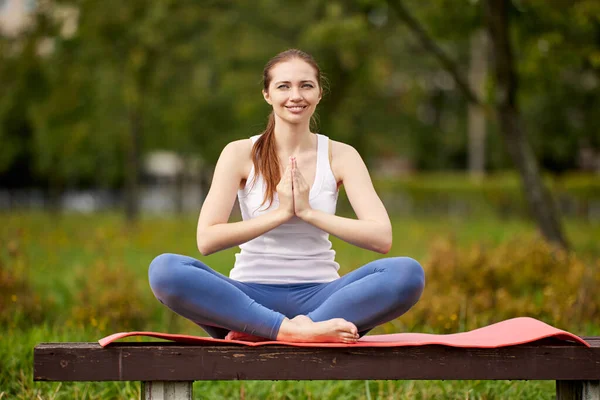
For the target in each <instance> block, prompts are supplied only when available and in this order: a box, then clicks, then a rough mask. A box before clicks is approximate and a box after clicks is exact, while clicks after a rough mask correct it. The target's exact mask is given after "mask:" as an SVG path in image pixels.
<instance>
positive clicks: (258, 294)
mask: <svg viewBox="0 0 600 400" xmlns="http://www.w3.org/2000/svg"><path fill="white" fill-rule="evenodd" d="M149 280H150V286H151V288H152V291H153V292H154V294H155V296H156V298H157V299H158V300H159V301H161V302H162V303H163V304H165V305H166V306H167V307H169V308H170V309H172V310H173V311H175V312H176V313H178V314H180V315H182V316H184V317H186V318H188V319H190V320H192V321H194V322H195V323H197V324H198V325H200V326H201V327H202V328H203V329H204V330H206V331H207V332H208V333H209V334H210V335H211V336H213V337H218V338H223V337H225V335H227V333H228V332H229V331H236V332H241V333H244V334H247V335H254V336H260V337H265V338H269V339H272V340H275V339H279V340H289V341H342V342H352V341H355V340H356V339H357V338H358V336H359V334H360V335H364V334H365V333H367V332H368V331H369V330H370V329H372V328H373V327H375V326H377V325H379V324H382V323H384V322H387V321H390V320H392V319H394V318H397V317H398V316H400V315H402V314H404V313H405V312H406V311H408V309H410V307H412V306H413V305H414V304H415V303H416V302H417V301H418V299H419V297H420V295H421V293H422V291H423V286H424V275H423V270H422V268H421V266H420V265H419V264H418V263H417V262H416V261H414V260H413V259H411V258H407V257H390V258H384V259H380V260H376V261H373V262H371V263H369V264H367V265H364V266H363V267H361V268H358V269H357V270H355V271H353V272H351V273H349V274H347V275H345V276H343V277H341V278H340V279H337V280H335V281H333V282H329V283H322V284H299V285H262V284H255V283H244V282H238V281H235V280H233V279H230V278H228V277H226V276H224V275H222V274H220V273H218V272H216V271H214V270H212V269H211V268H210V267H208V266H207V265H205V264H204V263H202V262H201V261H199V260H196V259H194V258H191V257H186V256H180V255H175V254H162V255H160V256H158V257H156V258H155V259H154V260H153V261H152V263H151V264H150V269H149Z"/></svg>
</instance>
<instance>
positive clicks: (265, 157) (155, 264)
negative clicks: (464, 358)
mask: <svg viewBox="0 0 600 400" xmlns="http://www.w3.org/2000/svg"><path fill="white" fill-rule="evenodd" d="M263 80H264V86H263V96H264V99H265V101H266V102H267V103H269V104H270V105H271V106H272V108H273V111H272V112H271V115H270V116H269V122H268V125H267V128H266V129H265V131H264V132H263V133H262V134H261V135H258V136H254V137H252V138H250V139H244V140H238V141H234V142H232V143H229V144H228V145H227V146H226V147H225V148H224V149H223V151H222V153H221V155H220V157H219V160H218V162H217V165H216V168H215V172H214V177H213V182H212V185H211V188H210V190H209V192H208V195H207V197H206V200H205V202H204V204H203V205H202V210H201V212H200V217H199V220H198V229H197V243H198V249H199V250H200V253H202V255H207V254H211V253H214V252H217V251H219V250H223V249H226V248H229V247H232V246H238V245H239V247H240V249H241V252H240V253H239V254H236V261H235V265H234V268H233V269H232V270H231V273H230V277H226V276H224V275H222V274H220V273H217V272H215V271H214V270H212V269H211V268H210V267H208V266H207V265H205V264H204V263H202V262H201V261H198V260H196V259H194V258H191V257H185V256H180V255H175V254H163V255H160V256H158V257H157V258H155V259H154V260H153V261H152V263H151V265H150V270H149V279H150V285H151V287H152V290H153V292H154V294H155V296H156V297H157V299H159V300H160V301H161V302H162V303H163V304H165V305H166V306H168V307H169V308H170V309H172V310H173V311H175V312H176V313H178V314H180V315H182V316H184V317H186V318H188V319H190V320H192V321H194V322H195V323H197V324H198V325H200V326H201V327H202V328H203V329H205V330H206V331H207V332H208V333H209V334H210V335H211V336H213V337H217V338H224V337H227V338H230V339H250V338H251V337H260V338H267V339H271V340H282V341H298V342H342V343H353V342H355V341H357V340H358V338H359V337H360V336H362V335H364V334H366V333H367V332H368V331H369V330H371V329H372V328H373V327H375V326H377V325H379V324H382V323H384V322H387V321H390V320H392V319H394V318H397V317H398V316H400V315H402V314H404V313H405V312H406V311H408V310H409V309H410V308H411V307H412V306H413V305H414V304H415V303H416V302H417V301H418V299H419V297H420V296H421V293H422V291H423V286H424V275H423V269H422V268H421V266H420V265H419V263H417V262H416V261H415V260H413V259H411V258H408V257H390V258H382V259H379V260H376V261H373V262H370V263H368V264H366V265H364V266H362V267H360V268H358V269H357V270H355V271H353V272H351V273H349V274H347V275H345V276H343V277H340V276H339V275H338V272H337V271H338V269H339V265H338V264H337V263H336V262H335V260H334V255H335V252H334V251H333V250H332V249H331V242H330V241H329V234H332V235H335V236H337V237H338V238H340V239H342V240H344V241H346V242H348V243H351V244H354V245H356V246H359V247H362V248H365V249H369V250H373V251H376V252H379V253H382V254H385V253H387V252H388V251H389V250H390V247H391V245H392V228H391V223H390V220H389V217H388V214H387V212H386V210H385V208H384V206H383V204H382V202H381V200H380V199H379V197H378V196H377V194H376V192H375V190H374V188H373V185H372V183H371V179H370V177H369V173H368V171H367V168H366V166H365V164H364V162H363V161H362V159H361V157H360V155H359V154H358V152H357V151H356V150H355V149H354V148H352V147H351V146H349V145H347V144H344V143H340V142H336V141H332V140H329V139H328V138H327V137H326V136H323V135H320V134H315V133H312V132H311V131H310V127H309V125H310V120H311V117H312V115H313V113H314V112H315V108H316V107H317V105H318V104H319V101H320V100H321V96H322V93H323V89H322V83H321V72H320V69H319V67H318V66H317V64H316V63H315V61H314V60H313V58H312V57H311V56H310V55H308V54H306V53H304V52H302V51H299V50H288V51H285V52H283V53H280V54H278V55H277V56H275V57H274V58H273V59H271V60H270V61H269V62H268V63H267V65H266V66H265V69H264V71H263ZM342 184H343V185H344V187H345V190H346V193H347V195H348V198H349V200H350V203H351V205H352V207H353V209H354V211H355V213H356V215H357V217H358V219H349V218H343V217H339V216H336V215H335V209H336V200H337V197H338V188H339V186H340V185H342ZM236 194H237V197H238V199H239V203H240V208H241V211H242V217H243V221H240V222H234V223H229V222H228V219H229V216H230V213H231V210H232V208H233V205H234V202H235V198H236Z"/></svg>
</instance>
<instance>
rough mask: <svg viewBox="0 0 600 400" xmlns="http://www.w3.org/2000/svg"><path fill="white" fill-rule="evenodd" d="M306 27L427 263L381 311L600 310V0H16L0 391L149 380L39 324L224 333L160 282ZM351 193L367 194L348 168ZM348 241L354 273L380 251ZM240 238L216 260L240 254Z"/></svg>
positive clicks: (1, 16) (235, 394)
mask: <svg viewBox="0 0 600 400" xmlns="http://www.w3.org/2000/svg"><path fill="white" fill-rule="evenodd" d="M288 48H300V49H302V50H304V51H307V52H309V53H311V54H312V55H313V56H314V58H315V59H316V60H317V62H318V63H319V65H320V67H321V69H322V70H323V72H324V74H325V76H326V78H327V82H328V84H327V87H326V94H325V96H324V98H323V100H322V102H321V103H320V106H319V109H318V110H317V113H318V127H317V128H316V131H318V132H320V133H323V134H325V135H327V136H329V137H330V138H332V139H334V140H339V141H342V142H346V143H349V144H351V145H352V146H354V147H355V148H356V149H357V150H358V151H359V152H360V154H361V155H362V157H363V159H364V160H365V161H366V163H367V165H368V167H369V170H370V172H371V177H372V179H373V181H374V184H375V188H376V190H377V191H378V193H379V194H380V196H381V198H382V200H383V201H384V203H385V205H386V208H387V209H388V211H389V213H390V215H391V217H392V221H393V225H394V246H393V248H392V250H391V252H390V254H389V255H390V256H394V255H408V256H411V257H414V258H416V259H418V260H419V261H420V262H421V263H422V264H423V266H424V268H425V269H426V274H427V288H426V290H425V293H424V295H423V298H422V299H421V301H420V303H419V304H417V306H416V307H415V308H414V309H413V310H411V311H410V312H409V313H408V314H406V315H405V316H403V317H401V318H399V319H398V320H396V321H393V322H391V323H389V324H386V325H384V326H382V327H380V328H378V330H376V331H374V332H373V333H385V332H402V331H415V332H416V331H421V332H434V333H452V332H458V331H463V330H467V329H473V328H477V327H480V326H482V325H484V324H488V323H492V322H497V321H499V320H502V319H507V318H512V317H517V316H532V317H535V318H538V319H540V320H542V321H544V322H547V323H549V324H553V325H555V326H557V327H559V328H561V329H567V330H570V331H572V332H574V333H576V334H580V335H585V334H599V333H600V300H599V299H598V296H597V291H598V288H599V284H600V277H599V276H600V274H599V273H598V271H599V270H600V244H599V239H600V111H599V110H600V90H599V89H600V3H599V2H598V1H597V0H553V1H545V0H512V1H509V0H452V1H450V0H430V1H415V0H404V1H402V0H387V1H386V0H346V1H341V0H340V1H335V0H331V1H326V0H305V1H304V2H284V1H277V0H255V1H243V0H229V1H227V0H206V1H201V2H198V1H191V0H178V1H175V0H144V1H142V0H128V1H125V2H122V1H117V0H105V1H101V2H100V1H90V0H79V1H75V0H64V1H54V0H45V1H44V0H0V398H2V397H3V396H7V397H6V398H23V399H31V398H65V399H67V398H94V399H95V398H136V396H139V387H138V386H136V385H133V384H131V385H129V384H91V383H85V384H83V383H82V384H62V385H59V384H51V383H36V384H35V385H34V384H33V382H32V381H31V352H32V348H33V346H34V345H35V344H36V343H39V342H43V341H46V342H47V341H59V340H62V341H78V340H79V341H94V340H97V339H99V338H100V337H103V336H106V335H108V334H110V333H114V332H116V331H124V330H155V331H169V332H171V333H181V332H185V333H191V334H198V335H203V334H204V332H202V331H201V330H200V329H199V328H197V327H196V326H195V325H194V324H192V323H191V322H188V321H185V320H184V319H183V318H181V317H179V316H176V315H174V314H173V313H171V312H170V311H169V310H167V309H166V308H164V307H163V306H161V305H160V303H158V302H157V301H156V300H155V299H154V297H153V295H152V293H151V291H150V289H149V287H148V284H147V277H146V270H147V266H148V264H149V263H150V261H151V260H152V258H153V257H154V256H156V255H158V254H160V253H163V252H174V253H183V254H187V255H191V256H195V257H200V254H199V253H198V251H197V250H196V245H195V223H196V219H197V215H198V212H199V210H200V208H201V206H202V201H203V199H204V196H205V195H206V193H207V190H208V188H209V187H210V182H211V179H212V172H213V168H214V164H215V162H216V160H217V158H218V156H219V154H220V152H221V150H222V148H223V147H224V146H225V145H226V144H227V143H228V142H230V141H232V140H236V139H241V138H247V137H250V136H252V135H255V134H258V133H260V132H261V131H262V130H263V129H264V127H265V124H266V120H267V115H268V113H269V112H270V109H269V106H268V105H267V104H266V103H265V102H264V100H263V98H262V95H261V93H260V91H261V88H262V86H261V78H262V69H263V67H264V65H265V63H266V62H267V61H268V60H269V59H270V58H271V57H273V56H274V55H275V54H277V53H279V52H280V51H283V50H286V49H288ZM338 213H339V214H340V215H347V216H353V211H352V209H351V207H350V206H349V204H348V201H347V199H346V198H345V196H344V193H343V191H342V193H341V196H340V201H339V205H338ZM239 218H240V216H239V210H238V208H237V206H236V207H234V212H233V215H232V220H236V219H239ZM332 242H333V244H334V249H335V250H336V252H337V259H338V261H339V262H340V264H341V266H342V270H341V272H342V273H345V272H348V271H350V270H352V269H354V268H356V267H358V266H360V265H362V264H364V263H366V262H368V261H370V260H372V259H375V258H377V257H378V255H377V254H374V253H369V252H367V251H364V250H360V249H357V248H353V247H351V246H350V245H348V244H346V243H343V242H341V241H339V240H337V239H336V238H332ZM236 251H237V250H236V249H229V250H226V251H223V252H220V253H218V254H215V255H211V256H209V257H205V258H203V261H205V262H207V263H208V264H209V265H211V266H212V267H213V268H215V269H217V270H219V271H221V272H222V273H225V274H227V273H228V271H229V269H230V268H231V266H232V265H233V257H234V256H233V254H234V253H235V252H236ZM203 385H204V386H203V389H202V391H203V392H204V394H203V395H202V396H208V397H206V398H209V397H210V398H274V399H275V398H311V397H319V398H342V397H343V398H372V397H375V398H454V397H452V396H454V394H453V395H449V394H448V393H449V392H448V391H449V390H452V391H454V392H453V393H456V395H457V396H458V397H461V398H465V397H468V398H486V399H488V398H516V397H518V398H531V399H538V398H552V396H553V384H552V383H548V382H538V383H535V384H533V385H522V384H520V383H518V382H464V383H461V382H453V383H445V382H394V383H390V382H385V383H384V382H372V383H371V384H370V385H371V386H369V384H365V383H364V382H363V383H356V382H308V383H297V382H296V383H276V384H274V383H268V384H267V383H260V382H244V383H228V384H227V385H225V384H220V383H212V384H209V385H207V384H203ZM474 387H475V388H476V390H473V388H474ZM196 393H197V395H198V396H199V394H198V393H199V390H196ZM207 393H208V394H207ZM36 396H37V397H36ZM469 396H470V397H469ZM198 398H204V397H198Z"/></svg>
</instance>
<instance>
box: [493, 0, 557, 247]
mask: <svg viewBox="0 0 600 400" xmlns="http://www.w3.org/2000/svg"><path fill="white" fill-rule="evenodd" d="M509 5H510V2H509V1H508V0H487V2H486V18H487V26H488V29H489V33H490V39H491V43H492V50H493V55H494V64H495V75H496V97H497V98H496V112H497V114H498V120H499V124H500V133H501V135H502V137H503V139H504V142H505V145H506V147H507V150H508V153H509V155H510V157H511V158H512V161H513V162H514V164H515V166H516V167H517V170H518V171H519V174H520V175H521V182H522V184H523V190H524V193H525V198H526V200H527V204H528V206H529V209H530V212H531V213H532V214H533V217H534V218H535V220H536V222H537V224H538V227H539V228H540V230H541V233H542V234H543V235H544V237H546V239H548V240H549V241H550V242H552V243H555V244H557V245H559V246H561V247H563V248H567V247H568V244H567V241H566V239H565V237H564V235H563V232H562V228H561V225H560V222H559V219H558V212H557V209H556V207H555V204H554V201H553V199H552V196H551V194H550V192H549V191H548V189H547V188H546V187H545V186H544V184H543V182H542V179H541V176H540V171H539V167H538V164H537V162H536V159H535V157H534V154H533V151H532V149H531V147H530V145H529V143H528V142H527V139H526V137H525V134H524V132H523V127H522V122H521V116H520V113H519V108H518V105H517V101H516V94H517V75H516V73H515V69H514V63H513V54H512V48H511V44H510V37H509V36H510V35H509V13H508V7H509Z"/></svg>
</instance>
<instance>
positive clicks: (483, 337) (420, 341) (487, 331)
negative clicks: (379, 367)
mask: <svg viewBox="0 0 600 400" xmlns="http://www.w3.org/2000/svg"><path fill="white" fill-rule="evenodd" d="M129 336H149V337H154V338H160V339H166V340H172V341H175V342H181V343H186V344H196V345H215V344H243V345H247V346H264V345H270V344H271V345H272V344H277V345H289V346H297V347H398V346H422V345H428V344H438V345H444V346H451V347H477V348H495V347H504V346H513V345H517V344H523V343H529V342H533V341H536V340H539V339H545V338H550V337H552V338H556V339H560V340H566V341H570V342H576V343H580V344H582V345H584V346H587V347H590V345H589V344H588V343H587V342H586V341H585V340H583V339H581V338H580V337H578V336H576V335H574V334H572V333H569V332H566V331H563V330H561V329H557V328H555V327H553V326H551V325H548V324H546V323H544V322H542V321H538V320H537V319H534V318H529V317H520V318H513V319H508V320H506V321H502V322H498V323H495V324H492V325H488V326H485V327H483V328H479V329H474V330H472V331H468V332H461V333H454V334H449V335H434V334H429V333H392V334H387V335H367V336H364V337H362V338H360V340H359V341H358V342H356V343H353V344H344V343H294V342H280V341H263V342H246V341H242V340H225V339H213V338H209V337H201V336H190V335H177V334H169V333H159V332H120V333H115V334H112V335H110V336H107V337H105V338H102V339H100V340H99V341H98V343H100V345H101V346H102V347H104V346H107V345H108V344H110V343H112V342H114V341H115V340H119V339H122V338H125V337H129Z"/></svg>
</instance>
